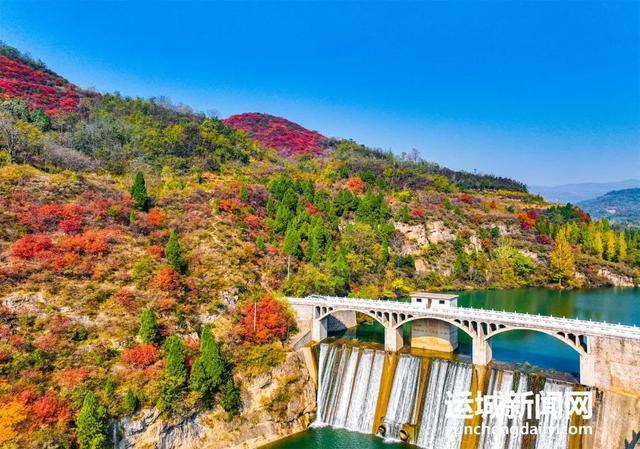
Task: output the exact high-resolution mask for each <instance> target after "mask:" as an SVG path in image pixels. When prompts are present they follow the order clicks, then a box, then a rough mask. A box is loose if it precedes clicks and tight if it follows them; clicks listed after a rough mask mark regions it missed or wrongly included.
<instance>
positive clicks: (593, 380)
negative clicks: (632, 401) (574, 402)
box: [580, 337, 640, 396]
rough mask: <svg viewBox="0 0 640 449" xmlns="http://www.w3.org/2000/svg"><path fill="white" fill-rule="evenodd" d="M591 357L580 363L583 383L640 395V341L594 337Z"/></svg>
mask: <svg viewBox="0 0 640 449" xmlns="http://www.w3.org/2000/svg"><path fill="white" fill-rule="evenodd" d="M589 345H590V349H591V350H590V353H589V354H588V355H586V356H582V357H581V358H580V359H581V360H580V383H583V384H585V385H590V386H595V387H598V388H600V389H603V390H612V391H615V392H620V393H624V394H631V395H637V396H639V395H640V369H639V368H638V366H640V341H637V340H625V339H622V338H607V337H590V338H589Z"/></svg>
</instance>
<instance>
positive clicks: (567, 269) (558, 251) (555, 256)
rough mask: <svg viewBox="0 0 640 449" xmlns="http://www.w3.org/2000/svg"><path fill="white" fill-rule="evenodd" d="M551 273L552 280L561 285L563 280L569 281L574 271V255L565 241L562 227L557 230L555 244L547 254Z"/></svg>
mask: <svg viewBox="0 0 640 449" xmlns="http://www.w3.org/2000/svg"><path fill="white" fill-rule="evenodd" d="M549 260H550V264H551V274H552V277H553V279H554V280H557V281H558V284H560V285H561V286H562V283H563V281H567V282H568V281H571V280H572V279H573V276H574V273H575V271H576V262H575V256H574V254H573V250H572V248H571V245H570V244H569V242H568V241H567V237H566V235H565V231H564V229H561V230H560V232H558V235H557V237H556V244H555V247H554V248H553V251H551V255H550V256H549Z"/></svg>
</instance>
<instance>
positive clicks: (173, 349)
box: [158, 335, 187, 411]
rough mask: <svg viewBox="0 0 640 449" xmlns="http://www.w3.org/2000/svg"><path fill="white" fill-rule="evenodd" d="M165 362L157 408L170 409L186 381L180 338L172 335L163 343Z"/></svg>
mask: <svg viewBox="0 0 640 449" xmlns="http://www.w3.org/2000/svg"><path fill="white" fill-rule="evenodd" d="M164 350H165V358H166V364H165V369H164V374H163V376H162V382H161V387H160V398H159V401H158V408H160V410H163V411H168V410H170V409H171V407H172V405H173V403H174V401H175V400H176V398H177V396H178V394H179V393H180V391H181V390H182V388H183V387H184V384H185V383H186V381H187V368H186V367H185V365H184V363H185V360H186V356H185V353H184V345H183V344H182V340H181V339H180V338H179V337H177V336H175V335H172V336H170V337H169V338H167V341H166V342H165V344H164Z"/></svg>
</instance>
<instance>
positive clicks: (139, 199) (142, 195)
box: [131, 171, 149, 210]
mask: <svg viewBox="0 0 640 449" xmlns="http://www.w3.org/2000/svg"><path fill="white" fill-rule="evenodd" d="M131 198H132V199H133V202H134V204H135V206H136V209H138V210H147V207H148V205H149V197H148V196H147V186H146V185H145V182H144V175H143V174H142V172H141V171H139V172H138V173H136V177H135V180H134V181H133V185H132V186H131Z"/></svg>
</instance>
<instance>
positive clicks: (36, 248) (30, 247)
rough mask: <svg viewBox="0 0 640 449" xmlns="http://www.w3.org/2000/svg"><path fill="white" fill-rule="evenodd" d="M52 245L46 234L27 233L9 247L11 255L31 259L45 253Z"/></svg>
mask: <svg viewBox="0 0 640 449" xmlns="http://www.w3.org/2000/svg"><path fill="white" fill-rule="evenodd" d="M51 246H52V242H51V237H49V236H48V235H39V234H35V235H33V234H27V235H25V236H24V237H22V238H21V239H19V240H17V241H16V242H15V243H14V244H13V246H12V247H11V255H12V256H14V257H19V258H21V259H33V258H37V257H40V256H42V255H43V254H45V253H46V252H47V251H48V250H49V249H50V248H51Z"/></svg>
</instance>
